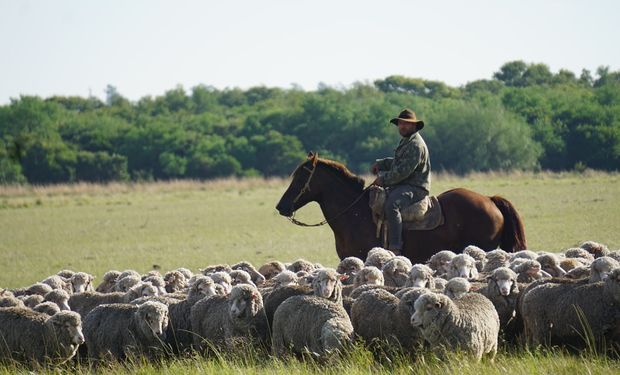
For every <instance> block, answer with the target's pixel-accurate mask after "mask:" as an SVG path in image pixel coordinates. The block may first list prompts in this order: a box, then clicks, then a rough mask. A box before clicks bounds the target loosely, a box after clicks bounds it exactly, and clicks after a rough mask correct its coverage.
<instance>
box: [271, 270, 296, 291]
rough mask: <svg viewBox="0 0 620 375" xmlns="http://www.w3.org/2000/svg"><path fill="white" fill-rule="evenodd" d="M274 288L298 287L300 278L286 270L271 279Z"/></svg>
mask: <svg viewBox="0 0 620 375" xmlns="http://www.w3.org/2000/svg"><path fill="white" fill-rule="evenodd" d="M270 280H271V281H272V282H271V285H272V286H273V287H274V288H279V287H283V286H292V285H297V282H298V281H299V278H298V277H297V274H295V273H294V272H293V271H289V270H284V271H282V272H280V273H279V274H277V275H275V276H274V277H272V278H271V279H270Z"/></svg>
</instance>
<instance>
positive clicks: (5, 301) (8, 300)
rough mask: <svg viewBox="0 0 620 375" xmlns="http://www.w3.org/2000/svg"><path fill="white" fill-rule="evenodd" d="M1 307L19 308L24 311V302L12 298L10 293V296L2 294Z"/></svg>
mask: <svg viewBox="0 0 620 375" xmlns="http://www.w3.org/2000/svg"><path fill="white" fill-rule="evenodd" d="M2 307H20V308H23V309H25V308H26V305H25V304H24V302H23V301H22V300H21V299H19V298H17V297H15V296H13V294H12V293H10V294H9V293H7V294H4V293H3V294H2V295H1V296H0V308H2Z"/></svg>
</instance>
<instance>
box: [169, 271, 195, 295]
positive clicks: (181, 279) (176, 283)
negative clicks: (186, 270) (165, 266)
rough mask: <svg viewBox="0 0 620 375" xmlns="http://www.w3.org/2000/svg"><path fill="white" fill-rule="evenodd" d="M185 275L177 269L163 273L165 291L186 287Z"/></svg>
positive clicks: (171, 291) (178, 290) (172, 291)
mask: <svg viewBox="0 0 620 375" xmlns="http://www.w3.org/2000/svg"><path fill="white" fill-rule="evenodd" d="M187 280H189V278H188V279H186V278H185V275H184V274H183V273H182V272H181V271H178V270H175V271H169V272H166V274H165V275H164V283H165V286H164V289H165V290H166V293H176V292H180V291H182V290H184V289H185V288H187V287H188V285H187Z"/></svg>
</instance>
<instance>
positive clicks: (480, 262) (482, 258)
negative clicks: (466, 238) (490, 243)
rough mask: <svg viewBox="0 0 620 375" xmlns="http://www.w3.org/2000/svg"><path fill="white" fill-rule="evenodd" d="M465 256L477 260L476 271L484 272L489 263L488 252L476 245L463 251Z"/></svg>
mask: <svg viewBox="0 0 620 375" xmlns="http://www.w3.org/2000/svg"><path fill="white" fill-rule="evenodd" d="M463 254H467V255H469V256H470V257H472V258H474V259H475V260H476V269H477V270H478V272H482V269H483V268H484V265H485V264H486V262H487V252H486V251H484V250H482V249H481V248H479V247H478V246H475V245H469V246H467V247H466V248H464V249H463Z"/></svg>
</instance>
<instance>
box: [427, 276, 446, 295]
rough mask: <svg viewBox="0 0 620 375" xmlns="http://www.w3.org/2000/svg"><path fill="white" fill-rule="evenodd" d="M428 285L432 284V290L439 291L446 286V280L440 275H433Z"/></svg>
mask: <svg viewBox="0 0 620 375" xmlns="http://www.w3.org/2000/svg"><path fill="white" fill-rule="evenodd" d="M429 285H433V286H432V289H433V290H437V291H439V292H441V291H444V290H445V289H446V286H448V280H446V279H444V278H442V277H433V280H432V281H431V282H430V283H429Z"/></svg>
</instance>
